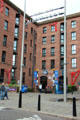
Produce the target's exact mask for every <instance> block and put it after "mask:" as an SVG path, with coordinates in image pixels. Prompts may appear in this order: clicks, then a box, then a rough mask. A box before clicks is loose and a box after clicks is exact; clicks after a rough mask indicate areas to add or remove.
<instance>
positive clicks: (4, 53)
mask: <svg viewBox="0 0 80 120" xmlns="http://www.w3.org/2000/svg"><path fill="white" fill-rule="evenodd" d="M5 59H6V51H2V62H3V63H4V62H5Z"/></svg>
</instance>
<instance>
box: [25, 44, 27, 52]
mask: <svg viewBox="0 0 80 120" xmlns="http://www.w3.org/2000/svg"><path fill="white" fill-rule="evenodd" d="M26 52H27V44H24V53H26Z"/></svg>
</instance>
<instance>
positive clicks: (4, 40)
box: [3, 35, 7, 46]
mask: <svg viewBox="0 0 80 120" xmlns="http://www.w3.org/2000/svg"><path fill="white" fill-rule="evenodd" d="M6 45H7V36H6V35H4V38H3V46H6Z"/></svg>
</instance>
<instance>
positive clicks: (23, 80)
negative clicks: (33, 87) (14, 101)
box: [22, 72, 26, 84]
mask: <svg viewBox="0 0 80 120" xmlns="http://www.w3.org/2000/svg"><path fill="white" fill-rule="evenodd" d="M25 75H26V74H25V72H23V75H22V77H23V78H22V84H25Z"/></svg>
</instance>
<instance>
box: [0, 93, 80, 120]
mask: <svg viewBox="0 0 80 120" xmlns="http://www.w3.org/2000/svg"><path fill="white" fill-rule="evenodd" d="M39 95H40V96H41V110H40V111H38V96H39ZM8 96H9V100H6V98H5V100H0V108H3V107H4V108H13V109H16V110H17V109H20V110H25V111H30V112H38V113H43V114H47V115H52V116H59V117H65V118H70V119H76V120H80V92H74V94H73V95H72V94H71V93H69V94H67V99H68V100H67V102H66V103H64V101H63V99H64V95H63V94H54V93H52V94H45V93H41V94H40V93H29V92H28V93H23V94H22V108H18V105H19V93H16V92H9V93H8ZM74 96H75V98H76V113H77V116H76V117H73V101H72V98H73V97H74Z"/></svg>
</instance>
